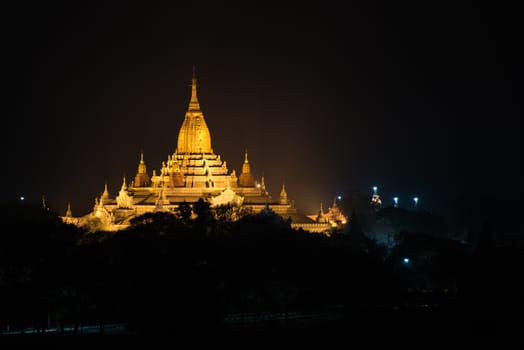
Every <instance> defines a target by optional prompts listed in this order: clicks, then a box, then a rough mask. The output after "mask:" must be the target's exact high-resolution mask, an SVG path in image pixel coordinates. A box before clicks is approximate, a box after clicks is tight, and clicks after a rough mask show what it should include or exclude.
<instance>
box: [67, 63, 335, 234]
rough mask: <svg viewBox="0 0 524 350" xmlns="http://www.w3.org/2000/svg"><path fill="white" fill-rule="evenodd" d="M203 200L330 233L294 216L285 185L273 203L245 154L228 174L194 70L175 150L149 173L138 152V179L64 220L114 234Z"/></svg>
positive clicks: (326, 226)
mask: <svg viewBox="0 0 524 350" xmlns="http://www.w3.org/2000/svg"><path fill="white" fill-rule="evenodd" d="M201 198H202V199H203V200H205V201H208V202H209V203H210V205H211V207H217V206H220V205H224V204H232V205H234V206H235V207H237V208H240V207H242V208H245V209H247V210H249V211H251V212H253V213H257V212H260V211H262V210H264V209H266V210H267V209H270V210H272V211H274V212H275V213H277V214H279V215H281V216H282V217H283V218H284V219H289V220H290V221H291V226H292V227H294V228H303V229H305V230H308V231H311V232H321V233H329V232H330V231H331V230H332V229H333V225H332V223H330V222H329V220H324V219H321V220H317V219H316V218H313V219H312V218H309V217H308V216H307V215H303V214H300V213H298V212H297V210H296V208H295V206H294V202H293V201H292V200H291V199H289V198H288V195H287V192H286V188H285V185H284V184H282V188H281V191H280V194H279V196H278V198H273V197H272V196H271V195H270V194H269V192H268V191H267V190H266V186H265V181H264V177H263V176H262V177H261V179H260V180H257V179H256V178H255V176H254V174H252V172H251V165H250V163H249V158H248V151H247V150H245V151H244V162H243V165H242V171H241V173H240V175H239V176H237V174H236V172H235V170H232V171H230V170H229V169H228V167H227V163H226V161H225V160H223V159H221V157H220V155H219V154H216V153H215V151H214V150H213V147H212V143H211V133H210V131H209V128H208V126H207V124H206V120H205V118H204V114H203V112H202V110H201V108H200V103H199V101H198V95H197V80H196V77H195V73H194V71H193V78H192V84H191V99H190V101H189V106H188V109H187V111H186V114H185V118H184V121H183V122H182V126H181V127H180V131H179V133H178V143H177V147H176V149H175V151H174V152H173V153H172V154H169V155H168V157H167V159H166V160H165V161H163V162H162V165H161V167H160V170H159V172H158V173H157V172H156V171H155V170H153V172H152V174H151V175H150V174H149V173H148V171H147V166H146V161H145V159H144V153H143V152H141V154H140V159H139V162H138V168H137V172H136V175H135V176H134V178H132V180H131V181H130V182H129V183H128V182H127V180H126V178H125V177H124V178H123V179H122V185H121V187H120V189H119V191H118V194H117V195H116V197H114V198H112V197H111V196H110V195H109V191H108V187H107V183H106V184H105V186H104V191H103V192H102V194H101V195H100V196H99V197H97V198H95V204H94V208H93V211H92V212H91V213H89V214H87V215H85V216H82V217H73V216H72V212H71V207H70V205H69V204H68V210H67V213H66V215H65V216H64V217H62V219H63V220H64V221H65V222H69V223H73V224H75V225H77V226H84V227H87V228H88V229H90V230H93V231H94V230H104V231H115V230H120V229H123V228H126V227H128V226H129V225H130V220H131V219H132V218H134V217H136V216H139V215H141V214H144V213H149V212H155V211H166V212H175V211H176V210H177V208H178V206H179V205H180V204H181V203H184V202H186V203H189V204H192V203H195V202H197V201H198V200H199V199H201Z"/></svg>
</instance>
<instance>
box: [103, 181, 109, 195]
mask: <svg viewBox="0 0 524 350" xmlns="http://www.w3.org/2000/svg"><path fill="white" fill-rule="evenodd" d="M102 198H109V191H108V190H107V181H106V183H105V185H104V193H102Z"/></svg>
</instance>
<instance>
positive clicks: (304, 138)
mask: <svg viewBox="0 0 524 350" xmlns="http://www.w3.org/2000/svg"><path fill="white" fill-rule="evenodd" d="M187 6H188V7H182V6H176V5H171V6H168V7H162V6H160V7H156V8H153V7H147V6H138V5H134V6H132V7H131V6H130V7H126V8H123V7H117V6H114V7H111V6H110V5H106V7H104V8H98V7H96V6H94V5H86V7H84V8H80V7H76V5H67V6H64V7H60V6H57V5H55V6H53V5H36V7H31V8H23V7H22V6H18V5H11V7H12V8H10V11H9V14H10V16H9V19H8V21H7V30H6V31H4V35H5V36H6V38H5V40H4V41H5V42H6V50H5V52H6V53H7V60H8V65H7V67H8V72H7V78H8V79H7V85H6V86H7V87H8V89H9V91H8V95H7V99H6V100H7V109H8V114H7V125H6V128H5V129H4V130H6V131H7V135H6V136H5V137H4V138H3V142H4V147H3V149H4V151H5V155H6V157H5V166H4V175H3V183H4V185H5V187H6V188H5V189H4V191H3V193H2V197H1V199H2V202H5V201H9V200H13V199H16V198H18V197H19V196H21V195H23V196H25V197H27V198H28V199H32V200H35V201H39V200H41V196H42V195H45V197H46V200H47V202H48V204H49V205H50V206H51V208H52V209H53V210H55V211H56V212H58V213H61V214H64V213H65V210H66V209H67V203H68V202H70V203H71V205H72V210H73V214H74V215H83V214H86V213H87V212H89V211H90V210H91V209H92V207H93V205H94V198H95V197H97V196H99V195H100V194H101V192H102V191H103V189H104V183H105V182H107V183H108V186H109V191H110V194H111V195H112V196H114V195H116V193H117V192H118V190H119V188H120V185H121V183H122V177H123V176H124V175H125V176H126V178H127V179H128V180H129V179H131V178H132V177H134V175H135V173H136V169H137V166H138V161H139V159H140V152H141V151H143V152H144V157H145V161H146V164H147V167H148V172H149V173H150V174H151V172H152V170H153V169H156V170H157V171H158V169H159V167H160V165H161V162H162V161H163V160H165V159H166V158H167V155H168V154H170V153H172V152H174V150H175V148H176V142H177V137H178V131H179V128H180V126H181V124H182V121H183V118H184V113H185V111H186V109H187V106H188V103H189V96H190V88H189V84H190V80H191V74H192V67H193V65H195V66H196V75H197V79H198V83H199V91H198V94H199V100H200V104H201V107H202V111H203V113H204V116H205V118H206V122H207V124H208V126H209V129H210V132H211V138H212V146H213V149H214V151H215V153H217V154H220V155H221V156H222V159H224V160H226V161H227V164H228V168H229V170H230V171H231V170H233V169H235V170H236V172H237V173H239V171H240V169H241V164H242V161H243V158H244V150H245V149H247V150H248V152H249V159H250V162H251V165H252V170H253V173H254V174H255V176H256V177H257V178H260V176H261V175H264V176H265V180H266V184H267V186H268V189H269V191H270V193H271V195H272V196H273V197H278V193H279V192H280V188H281V186H282V183H285V184H286V189H287V192H288V195H289V197H290V198H291V199H293V200H295V203H296V206H297V208H298V209H299V210H301V211H303V212H305V213H307V214H310V213H311V214H312V213H315V212H316V211H317V210H318V207H319V203H320V201H322V202H323V203H324V207H326V206H327V205H329V204H330V203H331V202H332V201H333V198H334V197H335V196H337V195H339V194H342V195H345V194H348V193H354V192H361V193H369V194H370V195H371V191H372V190H371V187H372V186H374V185H376V186H378V187H379V193H380V194H381V195H382V196H383V200H384V203H385V204H386V205H388V204H389V205H391V204H392V197H393V196H398V197H399V198H400V205H401V206H405V207H409V206H410V205H411V203H409V204H408V203H406V202H407V201H408V200H411V198H412V197H413V196H418V197H419V198H420V202H419V206H420V208H424V209H427V210H430V211H435V212H437V213H441V214H443V215H444V214H446V213H445V212H446V211H447V210H448V206H449V203H450V201H451V200H452V199H453V198H454V197H455V196H457V195H458V194H460V193H461V192H466V191H471V192H474V193H479V194H480V195H481V196H484V197H485V198H494V201H496V202H497V203H498V202H500V203H504V200H505V199H506V198H508V200H510V201H512V200H514V201H515V204H517V203H518V200H515V199H511V198H519V195H518V194H519V193H522V190H521V189H520V184H519V181H520V180H521V179H522V178H523V176H522V175H523V174H522V170H521V168H522V167H521V166H520V164H519V163H521V162H522V160H521V159H522V154H521V153H522V151H521V150H522V148H523V147H522V141H521V138H520V128H519V127H518V125H519V124H518V123H519V122H518V118H519V117H520V115H521V107H520V100H519V99H520V91H521V87H520V84H519V85H517V83H520V78H521V76H522V68H521V62H522V54H521V53H520V52H518V51H519V50H518V42H519V40H520V38H519V36H518V34H517V33H519V32H520V30H519V29H520V26H521V24H520V19H519V18H518V15H517V11H514V10H512V8H511V7H507V8H503V7H502V6H501V7H498V8H494V7H489V6H487V5H476V7H468V6H466V5H459V4H454V5H453V6H451V5H449V6H445V5H438V6H437V5H430V4H417V5H410V6H407V5H405V4H398V3H396V4H389V5H382V6H379V5H377V4H370V5H355V4H347V6H348V7H349V8H347V9H337V8H309V7H308V5H301V7H300V8H297V7H285V6H284V7H281V8H279V10H278V11H276V10H274V9H272V8H262V7H257V8H255V7H250V6H247V5H244V7H242V6H240V7H235V8H226V7H223V5H214V6H216V8H215V7H197V6H196V5H195V6H194V7H192V6H191V5H187ZM512 196H514V197H512ZM510 197H511V198H510ZM346 214H349V213H346Z"/></svg>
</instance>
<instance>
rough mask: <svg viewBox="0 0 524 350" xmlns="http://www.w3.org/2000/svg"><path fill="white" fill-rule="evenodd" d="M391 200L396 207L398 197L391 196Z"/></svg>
mask: <svg viewBox="0 0 524 350" xmlns="http://www.w3.org/2000/svg"><path fill="white" fill-rule="evenodd" d="M393 202H395V207H396V206H397V204H398V197H393Z"/></svg>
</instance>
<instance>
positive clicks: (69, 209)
mask: <svg viewBox="0 0 524 350" xmlns="http://www.w3.org/2000/svg"><path fill="white" fill-rule="evenodd" d="M66 216H67V217H68V218H70V217H72V216H73V213H72V212H71V203H70V202H67V211H66Z"/></svg>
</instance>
